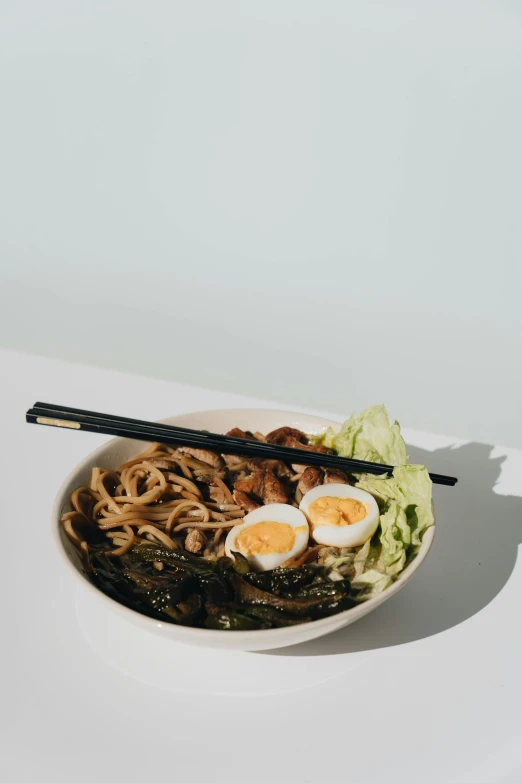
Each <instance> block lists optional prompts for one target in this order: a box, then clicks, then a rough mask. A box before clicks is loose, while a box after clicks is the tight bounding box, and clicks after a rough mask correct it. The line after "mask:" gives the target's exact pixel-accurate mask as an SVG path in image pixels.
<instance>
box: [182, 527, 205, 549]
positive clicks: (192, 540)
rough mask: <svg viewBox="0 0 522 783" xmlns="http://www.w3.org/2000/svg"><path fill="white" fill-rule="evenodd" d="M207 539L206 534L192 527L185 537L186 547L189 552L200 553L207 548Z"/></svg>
mask: <svg viewBox="0 0 522 783" xmlns="http://www.w3.org/2000/svg"><path fill="white" fill-rule="evenodd" d="M206 544H207V539H206V537H205V534H204V533H203V532H202V531H201V530H198V529H197V528H190V529H189V531H188V533H187V536H186V538H185V549H186V550H187V552H192V553H193V554H195V555H198V554H199V553H200V552H201V551H203V550H204V549H205V546H206Z"/></svg>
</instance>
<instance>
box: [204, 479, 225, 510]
mask: <svg viewBox="0 0 522 783" xmlns="http://www.w3.org/2000/svg"><path fill="white" fill-rule="evenodd" d="M208 494H209V497H210V499H211V501H212V502H213V503H219V505H220V506H221V505H223V504H224V503H226V502H227V498H226V495H225V490H224V489H223V487H217V486H214V485H213V484H211V485H210V487H209V488H208Z"/></svg>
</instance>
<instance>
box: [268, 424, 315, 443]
mask: <svg viewBox="0 0 522 783" xmlns="http://www.w3.org/2000/svg"><path fill="white" fill-rule="evenodd" d="M288 440H296V441H298V442H299V443H308V438H307V436H306V435H305V434H304V432H301V431H300V430H296V429H294V428H293V427H279V428H278V429H277V430H272V432H269V433H268V435H267V436H266V442H267V443H275V444H277V445H278V446H289V445H290V444H289V443H287V441H288Z"/></svg>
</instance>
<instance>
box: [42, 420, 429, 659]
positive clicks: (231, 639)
mask: <svg viewBox="0 0 522 783" xmlns="http://www.w3.org/2000/svg"><path fill="white" fill-rule="evenodd" d="M163 421H164V423H166V424H177V425H179V426H182V427H191V428H193V429H206V430H210V431H213V432H227V431H228V430H230V429H232V427H240V428H241V429H245V430H252V431H259V432H270V431H271V430H274V429H276V428H277V427H282V426H284V425H289V426H290V427H295V428H297V429H300V430H303V431H304V432H308V433H315V432H319V431H321V430H323V429H324V428H325V427H327V426H329V425H333V426H334V427H336V428H338V427H339V423H338V422H332V421H329V420H328V419H322V418H319V417H317V416H308V415H306V414H302V413H292V412H289V411H277V410H274V411H272V410H259V409H255V408H254V409H248V408H240V409H230V410H217V411H203V412H200V413H188V414H184V415H182V416H172V417H171V418H168V419H164V420H163ZM145 448H146V444H145V443H143V441H137V440H126V439H124V438H114V440H111V441H109V443H106V444H105V445H104V446H101V447H100V448H99V449H96V451H93V452H92V453H91V454H90V455H89V456H88V457H86V459H84V460H83V461H82V462H81V463H80V464H79V465H78V466H77V467H76V468H75V469H74V470H73V471H72V472H71V473H70V474H69V476H68V477H67V478H66V480H65V481H64V483H63V484H62V486H61V488H60V490H59V492H58V494H57V496H56V500H55V503H54V507H53V516H52V526H53V535H54V539H55V541H56V545H57V547H58V550H59V552H60V554H61V556H62V560H63V561H64V563H65V564H66V566H67V567H68V569H69V571H70V572H71V573H72V575H73V576H74V577H75V579H76V582H77V584H79V585H81V586H82V588H83V589H85V590H88V591H90V592H91V594H93V595H94V594H95V595H96V596H97V597H98V599H99V600H100V601H103V602H104V603H105V606H106V607H109V608H112V610H113V611H114V612H116V613H117V614H119V615H120V616H122V617H126V618H127V619H128V620H129V621H130V622H132V623H133V624H135V625H137V626H139V627H141V628H143V630H144V631H152V632H153V633H156V634H158V635H160V636H163V637H164V638H169V639H174V640H175V641H177V642H185V643H187V644H195V645H198V646H201V647H221V648H230V649H235V650H269V649H273V648H276V647H286V646H288V645H291V644H297V643H299V642H305V641H308V640H309V639H314V638H316V637H318V636H324V635H325V634H328V633H331V632H332V631H336V630H338V629H339V628H342V627H343V626H345V625H349V624H350V623H353V622H355V621H356V620H359V618H361V617H364V615H366V614H368V613H369V612H372V611H373V610H374V609H376V608H377V607H378V606H380V605H381V604H382V603H384V601H387V600H388V599H389V598H391V597H392V596H393V595H395V593H396V592H398V591H399V590H400V589H401V588H402V587H404V585H405V584H406V582H408V581H409V580H410V579H411V577H412V576H413V574H414V573H415V571H417V569H418V568H419V567H420V566H421V564H422V562H423V560H424V558H425V557H426V555H427V554H428V552H429V549H430V547H431V544H432V542H433V537H434V534H435V528H434V527H432V528H429V529H428V530H427V531H426V533H425V535H424V538H423V540H422V545H421V547H420V550H419V552H418V554H417V556H416V557H415V559H414V560H413V561H412V562H411V563H410V564H409V565H408V566H407V568H405V569H404V571H403V572H402V573H401V574H400V576H399V577H398V579H397V581H396V582H394V583H393V584H392V585H391V586H390V587H389V588H388V589H387V590H385V591H384V592H383V593H381V594H380V595H378V596H376V597H375V598H372V599H370V600H369V601H366V602H365V603H362V604H359V605H358V606H355V607H353V608H352V609H347V610H346V611H345V612H340V613H339V614H336V615H333V616H332V617H325V618H323V619H321V620H314V621H313V622H310V623H303V624H302V625H294V626H290V627H288V628H270V629H268V630H261V631H212V630H208V629H205V628H188V627H184V626H180V625H173V624H172V623H163V622H160V621H158V620H154V619H152V618H150V617H146V616H145V615H142V614H140V613H139V612H135V611H134V610H132V609H128V608H127V607H126V606H122V605H121V604H119V603H118V602H117V601H114V600H113V599H112V598H109V596H107V595H105V593H103V592H102V591H101V590H99V589H98V588H97V587H95V585H93V584H92V583H91V582H90V581H89V579H88V578H87V576H86V575H85V573H84V572H83V569H82V564H81V560H80V558H79V556H78V553H77V550H76V549H75V548H74V546H73V545H72V544H71V542H70V541H69V539H68V538H67V537H66V536H65V534H64V533H63V530H62V526H61V525H60V524H59V520H60V517H61V515H62V514H63V513H64V511H68V510H69V509H70V504H69V496H70V494H71V492H72V491H73V490H74V489H75V488H76V487H79V486H81V485H84V484H86V483H88V481H89V479H90V474H91V468H93V467H94V466H97V465H99V466H101V467H106V468H117V467H118V466H119V465H121V464H122V463H123V462H125V461H126V460H128V459H131V458H132V457H133V456H134V455H135V454H138V453H139V452H140V451H143V450H144V449H145ZM354 633H357V631H356V630H355V629H354Z"/></svg>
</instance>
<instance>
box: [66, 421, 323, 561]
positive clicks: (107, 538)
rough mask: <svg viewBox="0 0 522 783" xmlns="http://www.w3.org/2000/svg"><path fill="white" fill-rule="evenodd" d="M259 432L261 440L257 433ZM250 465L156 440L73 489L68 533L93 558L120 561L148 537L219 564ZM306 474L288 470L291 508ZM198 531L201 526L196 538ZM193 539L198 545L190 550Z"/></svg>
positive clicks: (309, 556)
mask: <svg viewBox="0 0 522 783" xmlns="http://www.w3.org/2000/svg"><path fill="white" fill-rule="evenodd" d="M255 437H256V438H257V439H258V440H263V436H261V435H259V433H256V434H255ZM214 464H215V463H214ZM248 465H249V462H248V460H247V459H246V458H245V459H244V460H241V461H240V462H236V463H234V464H227V465H225V466H223V467H221V468H219V469H216V468H215V467H212V465H211V464H210V463H207V462H204V461H202V460H201V459H197V458H196V457H193V456H192V455H189V454H183V453H181V452H180V451H179V450H178V449H176V448H173V447H171V446H165V445H162V444H161V443H152V444H151V445H150V446H149V447H148V448H147V449H145V451H143V452H142V453H141V454H138V455H137V456H136V457H134V458H133V459H131V460H128V461H127V462H124V463H123V464H122V465H120V467H119V468H118V470H116V471H114V470H110V469H106V468H102V467H99V466H96V467H93V468H92V471H91V476H90V480H89V484H88V486H81V487H78V488H77V489H75V490H74V491H73V492H72V494H71V498H70V503H71V509H72V510H70V511H67V512H65V513H64V514H63V515H62V518H61V522H62V525H63V530H64V533H65V535H66V536H67V538H68V539H69V540H70V541H71V542H72V544H73V545H74V546H75V547H76V548H77V549H78V550H79V551H80V553H81V555H82V558H83V560H84V562H85V563H87V564H88V563H89V557H90V553H95V552H98V551H101V552H103V553H105V555H107V556H109V557H110V558H111V559H112V560H115V559H117V558H120V557H124V556H125V555H127V554H128V553H131V551H132V549H133V547H135V546H136V545H138V544H140V542H147V541H148V542H151V543H152V544H157V543H159V544H161V545H163V546H165V547H167V548H168V549H179V548H181V549H185V548H186V549H187V550H188V551H189V552H190V551H194V552H196V553H197V554H199V555H200V556H201V555H202V557H203V559H208V560H210V561H212V562H215V561H216V560H217V559H218V558H219V557H222V556H223V555H224V551H225V550H224V536H223V532H225V534H226V532H227V531H228V530H230V529H231V528H233V527H235V526H237V525H240V524H241V523H242V521H243V518H244V516H245V513H246V512H245V510H244V508H243V507H242V506H241V505H238V503H236V501H235V499H234V494H233V489H234V484H235V482H237V481H239V480H241V479H244V478H245V477H248V476H249V475H250V469H249V467H248ZM253 470H254V469H253ZM301 475H302V473H301V472H296V471H294V470H291V469H290V468H289V470H288V475H287V476H286V477H285V478H284V479H281V481H283V482H286V486H287V492H288V494H289V497H288V503H289V504H290V505H292V506H298V505H299V502H300V500H301V498H302V493H301V491H300V489H299V487H298V482H299V479H300V478H301ZM209 484H210V485H212V486H214V487H216V488H217V489H218V490H220V494H221V498H222V501H223V502H221V503H217V502H215V501H214V500H212V498H211V494H212V493H211V492H210V490H209ZM256 502H257V498H256ZM268 502H269V501H268ZM192 531H200V534H199V539H197V537H196V541H194V536H193V535H191V534H192ZM189 539H190V540H191V541H192V542H194V546H196V547H197V548H195V549H190V548H189V547H190V546H191V544H190V543H187V542H188V541H189ZM146 545H148V544H146ZM317 549H318V548H317V547H311V546H309V547H308V548H307V550H306V551H305V552H304V553H303V554H302V555H301V556H300V557H299V558H295V559H293V560H289V561H288V562H287V563H285V565H286V566H287V567H290V568H295V567H299V565H301V564H302V563H306V562H309V561H310V560H316V559H317V553H316V550H317ZM153 567H154V569H155V570H157V571H160V570H162V569H163V568H164V564H163V563H162V562H161V561H160V560H158V561H154V562H153Z"/></svg>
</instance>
